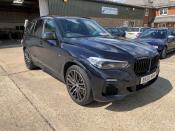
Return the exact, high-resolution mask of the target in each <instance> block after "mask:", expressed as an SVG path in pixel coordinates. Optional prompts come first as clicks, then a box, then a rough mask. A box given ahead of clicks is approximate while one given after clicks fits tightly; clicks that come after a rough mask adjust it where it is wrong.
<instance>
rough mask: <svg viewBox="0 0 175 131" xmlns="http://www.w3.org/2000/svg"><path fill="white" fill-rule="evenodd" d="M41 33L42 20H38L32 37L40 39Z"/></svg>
mask: <svg viewBox="0 0 175 131" xmlns="http://www.w3.org/2000/svg"><path fill="white" fill-rule="evenodd" d="M42 32H43V20H38V21H37V23H36V26H35V29H34V35H35V36H36V37H41V36H42Z"/></svg>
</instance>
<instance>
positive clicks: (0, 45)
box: [0, 40, 22, 49]
mask: <svg viewBox="0 0 175 131" xmlns="http://www.w3.org/2000/svg"><path fill="white" fill-rule="evenodd" d="M21 46H22V45H21V44H20V41H19V40H3V41H2V40H0V49H4V48H16V47H21Z"/></svg>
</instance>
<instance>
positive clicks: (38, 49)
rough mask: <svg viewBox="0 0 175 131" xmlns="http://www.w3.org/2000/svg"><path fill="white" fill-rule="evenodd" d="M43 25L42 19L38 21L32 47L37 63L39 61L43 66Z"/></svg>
mask: <svg viewBox="0 0 175 131" xmlns="http://www.w3.org/2000/svg"><path fill="white" fill-rule="evenodd" d="M43 25H44V21H43V20H42V19H39V20H37V22H36V25H35V29H34V32H33V41H32V43H33V46H32V52H33V54H34V55H35V58H36V60H37V61H39V62H40V63H41V64H43V60H42V58H43V55H44V54H43V53H42V49H43V46H42V33H43Z"/></svg>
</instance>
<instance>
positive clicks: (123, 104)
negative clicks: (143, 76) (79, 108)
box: [88, 77, 173, 112]
mask: <svg viewBox="0 0 175 131" xmlns="http://www.w3.org/2000/svg"><path fill="white" fill-rule="evenodd" d="M172 89H173V86H172V85H171V83H170V81H168V80H167V79H164V78H162V77H159V78H158V80H157V81H156V82H155V83H154V84H153V85H151V86H150V87H148V88H145V89H143V90H140V91H138V92H136V93H135V94H132V95H129V96H127V97H126V98H124V99H123V100H120V101H114V102H112V103H99V102H95V103H93V104H91V105H89V106H88V107H89V108H96V107H102V106H106V105H107V107H106V109H107V110H110V111H116V112H124V111H131V110H133V109H136V108H139V107H143V106H145V105H148V104H150V103H153V102H155V101H157V100H159V99H161V98H162V97H164V96H165V95H167V94H168V93H169V92H170V91H171V90H172Z"/></svg>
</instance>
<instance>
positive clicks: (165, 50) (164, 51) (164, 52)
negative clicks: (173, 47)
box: [161, 47, 167, 59]
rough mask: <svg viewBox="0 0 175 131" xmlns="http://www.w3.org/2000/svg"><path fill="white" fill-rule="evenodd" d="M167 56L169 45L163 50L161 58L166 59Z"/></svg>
mask: <svg viewBox="0 0 175 131" xmlns="http://www.w3.org/2000/svg"><path fill="white" fill-rule="evenodd" d="M166 57H167V47H165V48H164V49H163V50H162V53H161V59H165V58H166Z"/></svg>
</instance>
